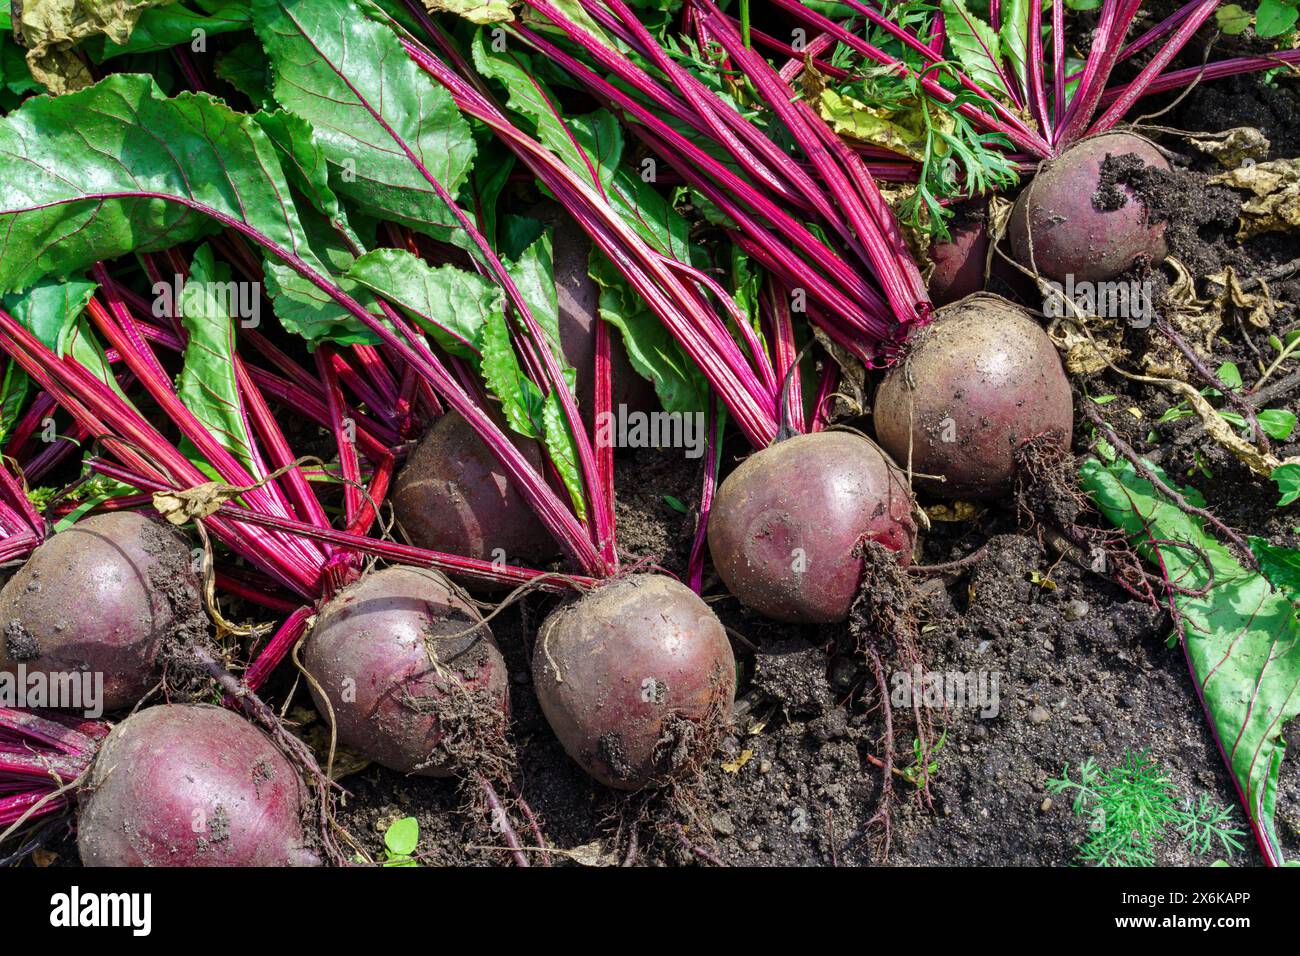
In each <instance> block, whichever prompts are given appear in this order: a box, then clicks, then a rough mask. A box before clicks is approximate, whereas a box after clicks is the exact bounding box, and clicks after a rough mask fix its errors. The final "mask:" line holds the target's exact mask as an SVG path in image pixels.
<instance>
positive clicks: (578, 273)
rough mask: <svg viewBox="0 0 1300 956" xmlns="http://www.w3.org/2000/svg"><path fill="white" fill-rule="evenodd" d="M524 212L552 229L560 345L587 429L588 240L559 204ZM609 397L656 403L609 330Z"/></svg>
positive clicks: (592, 317) (592, 343)
mask: <svg viewBox="0 0 1300 956" xmlns="http://www.w3.org/2000/svg"><path fill="white" fill-rule="evenodd" d="M529 215H532V216H535V217H537V218H538V219H540V220H542V221H543V222H545V223H546V224H547V225H549V226H551V227H552V229H553V230H554V232H553V236H554V250H555V292H556V297H557V300H558V305H559V324H560V348H561V349H563V350H564V357H565V358H567V359H568V360H569V364H570V365H571V366H573V368H574V370H575V371H576V372H577V380H576V382H575V388H574V390H575V393H576V394H577V396H578V408H579V409H580V410H581V412H582V418H583V421H585V422H586V423H587V428H588V429H590V428H592V427H593V424H594V422H595V395H596V367H595V360H596V323H597V322H598V321H599V315H600V311H599V302H600V287H599V286H598V285H597V284H596V282H595V281H594V280H593V279H592V278H591V276H590V275H588V274H587V269H588V263H589V262H590V259H591V240H590V239H589V238H587V233H586V232H584V231H583V229H582V227H581V226H579V225H578V223H577V222H575V221H574V219H573V217H572V216H570V215H569V214H568V213H567V212H565V211H564V209H563V208H562V207H561V206H560V205H558V204H557V203H553V202H544V203H539V204H538V205H536V206H534V207H533V208H532V209H531V210H529ZM610 346H611V347H610V379H611V382H612V385H613V387H612V389H611V398H612V405H613V407H614V408H615V409H617V408H618V406H619V405H625V406H626V407H627V408H628V409H629V410H632V411H650V410H652V409H654V408H657V407H658V402H657V401H656V399H655V391H654V386H653V385H651V384H650V382H649V381H648V380H647V379H645V378H643V377H642V376H641V375H638V374H637V372H636V370H635V369H634V368H633V367H632V362H631V361H630V360H629V359H628V357H627V351H626V350H625V349H624V348H623V344H622V337H621V336H620V335H619V334H618V333H617V332H613V331H611V342H610Z"/></svg>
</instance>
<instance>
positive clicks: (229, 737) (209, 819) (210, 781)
mask: <svg viewBox="0 0 1300 956" xmlns="http://www.w3.org/2000/svg"><path fill="white" fill-rule="evenodd" d="M305 809H306V789H305V788H304V786H303V785H302V781H301V779H300V778H299V776H298V774H297V773H296V772H295V771H294V768H293V766H292V765H291V764H290V763H289V761H288V760H287V759H286V758H285V757H284V755H283V754H281V753H280V751H279V750H277V749H276V747H275V745H274V744H273V743H272V742H271V740H270V739H269V738H268V737H267V736H266V735H265V734H263V733H262V732H261V731H260V730H258V729H257V728H256V727H254V726H253V725H252V724H250V723H248V722H247V721H245V720H243V719H242V718H240V717H239V716H238V715H236V714H234V713H232V712H230V711H228V710H224V709H222V708H220V707H213V706H211V705H208V704H168V705H164V706H159V707H149V708H147V709H145V710H142V711H140V712H139V713H136V714H133V715H132V716H130V717H128V718H127V719H126V720H125V721H123V722H122V723H120V724H118V725H117V726H116V727H115V728H113V732H112V733H111V734H109V735H108V737H107V738H106V739H105V740H104V742H103V744H102V746H101V747H100V750H99V755H98V757H96V759H95V763H94V765H93V768H92V770H91V774H90V778H89V780H88V781H87V783H86V785H85V786H84V787H83V788H82V791H81V813H80V817H79V821H78V824H77V847H78V849H79V850H80V851H81V860H82V862H83V863H85V864H86V865H87V866H313V865H317V864H319V862H320V860H319V858H318V857H317V856H316V854H315V853H314V852H313V851H312V850H311V849H310V848H309V847H308V846H307V843H306V840H305V831H304V829H303V824H302V817H303V812H304V810H305Z"/></svg>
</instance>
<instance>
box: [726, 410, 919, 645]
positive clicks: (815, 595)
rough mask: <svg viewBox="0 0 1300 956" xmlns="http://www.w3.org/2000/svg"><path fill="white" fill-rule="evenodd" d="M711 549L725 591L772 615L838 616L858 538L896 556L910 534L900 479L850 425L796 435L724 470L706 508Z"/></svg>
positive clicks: (805, 619)
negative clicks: (845, 429) (848, 428)
mask: <svg viewBox="0 0 1300 956" xmlns="http://www.w3.org/2000/svg"><path fill="white" fill-rule="evenodd" d="M708 538H709V554H710V555H711V556H712V558H713V565H714V567H715V568H717V571H718V574H719V575H720V576H721V577H722V580H723V583H724V584H726V586H727V589H728V590H729V591H731V593H732V594H734V595H735V596H736V598H737V599H738V600H739V601H740V603H741V604H744V605H745V606H746V607H750V608H753V609H754V610H756V611H758V612H759V613H761V614H764V615H766V616H767V617H770V618H774V619H775V620H778V621H789V622H792V623H802V624H829V623H834V622H836V621H843V620H845V619H846V618H847V617H848V616H849V608H850V606H851V605H852V603H853V599H854V597H855V596H856V594H857V592H858V584H859V580H860V578H861V577H862V567H863V559H862V555H861V551H860V550H859V545H860V543H861V542H863V541H865V540H872V541H877V542H879V543H880V544H881V545H883V546H884V547H885V548H887V549H889V550H890V551H896V552H898V553H899V560H900V561H903V562H907V561H909V560H910V559H911V554H912V547H913V545H914V543H915V538H916V525H915V523H914V522H913V520H912V495H911V492H910V491H909V490H908V487H907V478H906V476H905V475H904V474H903V473H902V472H901V471H900V470H899V469H898V467H897V466H896V465H895V464H894V462H892V461H890V459H889V457H888V456H887V455H886V454H885V453H884V452H883V451H881V449H880V448H879V447H877V446H876V444H875V443H874V442H871V441H868V440H867V439H865V438H862V437H860V436H858V435H855V434H853V433H851V432H842V431H831V432H818V433H816V434H812V435H798V436H796V437H794V438H790V439H787V440H785V441H782V442H778V443H776V444H775V445H771V446H770V447H768V448H766V449H764V450H763V451H760V452H757V453H755V454H754V455H751V456H750V457H749V458H747V459H746V460H745V461H744V462H742V463H741V465H740V467H739V468H737V469H736V470H735V471H733V472H732V473H731V474H730V475H728V476H727V478H726V480H725V481H723V483H722V486H721V487H720V488H719V489H718V494H717V498H716V500H715V501H714V504H713V511H712V512H711V513H710V515H709V532H708Z"/></svg>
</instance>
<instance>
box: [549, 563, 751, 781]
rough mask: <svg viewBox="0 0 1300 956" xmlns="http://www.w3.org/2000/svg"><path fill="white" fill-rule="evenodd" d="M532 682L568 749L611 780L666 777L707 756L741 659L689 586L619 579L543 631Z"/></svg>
mask: <svg viewBox="0 0 1300 956" xmlns="http://www.w3.org/2000/svg"><path fill="white" fill-rule="evenodd" d="M533 683H534V685H535V687H536V689H537V699H538V700H539V701H540V702H541V705H542V712H543V713H544V714H545V715H546V719H547V721H548V722H549V723H550V725H551V729H552V730H554V731H555V736H556V737H558V738H559V740H560V743H561V744H563V745H564V749H565V750H566V751H567V752H568V754H569V756H570V757H572V758H573V759H574V760H576V761H577V762H578V763H579V764H581V765H582V768H583V769H584V770H586V771H587V772H588V773H589V774H591V775H592V776H593V777H595V778H596V779H597V780H599V781H600V782H601V783H603V784H605V785H606V786H610V787H617V788H618V789H620V790H635V789H638V788H640V787H645V786H652V785H656V784H662V783H664V782H666V781H667V780H669V779H670V778H672V777H674V776H675V775H679V774H682V773H684V772H686V771H687V770H688V769H690V768H691V767H694V766H697V765H698V762H699V761H700V760H702V759H704V758H705V757H707V756H708V755H709V753H710V752H711V751H712V748H713V746H714V743H715V742H716V739H717V733H718V731H719V730H720V729H721V728H722V727H724V726H725V725H726V723H727V721H728V720H729V719H730V716H731V705H732V702H733V699H734V697H735V692H736V661H735V658H734V657H733V656H732V653H731V644H730V643H729V642H728V640H727V633H726V631H725V630H724V629H723V627H722V624H721V623H720V622H719V621H718V619H717V618H716V617H715V616H714V614H713V612H712V611H711V610H709V606H708V605H707V604H705V603H704V602H703V601H702V600H700V598H699V596H698V595H696V594H695V592H694V591H692V590H691V589H690V588H688V587H686V585H684V584H681V583H679V582H677V581H674V580H673V579H672V578H668V577H664V576H662V575H650V574H640V575H633V576H631V577H627V578H622V579H617V580H613V581H610V582H608V583H607V584H604V585H602V586H601V587H598V588H597V589H595V590H594V591H591V592H589V593H588V594H586V595H585V596H584V597H582V598H581V599H580V600H578V601H575V602H573V603H571V604H566V605H564V606H563V607H561V608H559V609H558V610H556V611H555V612H554V613H553V614H551V615H550V617H548V618H547V619H546V620H545V621H544V622H543V623H542V627H541V629H540V630H539V631H538V635H537V643H536V645H535V646H534V648H533Z"/></svg>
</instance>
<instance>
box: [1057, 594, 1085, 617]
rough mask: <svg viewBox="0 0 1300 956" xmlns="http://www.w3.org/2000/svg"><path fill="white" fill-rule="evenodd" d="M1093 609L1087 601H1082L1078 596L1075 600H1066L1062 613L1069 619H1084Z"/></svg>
mask: <svg viewBox="0 0 1300 956" xmlns="http://www.w3.org/2000/svg"><path fill="white" fill-rule="evenodd" d="M1090 610H1092V609H1091V608H1090V607H1089V606H1088V602H1087V601H1080V600H1078V599H1077V598H1076V599H1075V600H1073V601H1066V602H1065V606H1064V607H1063V608H1061V614H1062V615H1063V616H1064V617H1065V619H1066V620H1067V621H1082V620H1083V619H1084V618H1085V617H1087V616H1088V612H1089V611H1090Z"/></svg>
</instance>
